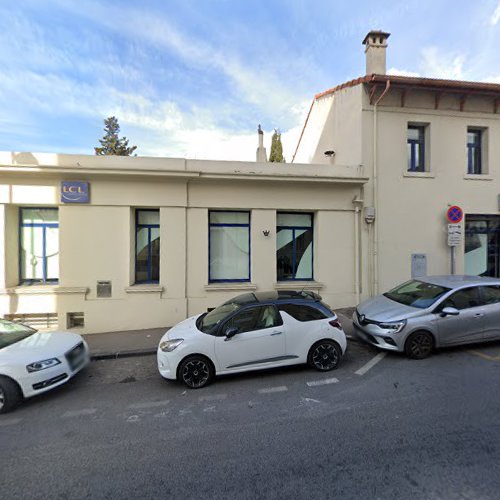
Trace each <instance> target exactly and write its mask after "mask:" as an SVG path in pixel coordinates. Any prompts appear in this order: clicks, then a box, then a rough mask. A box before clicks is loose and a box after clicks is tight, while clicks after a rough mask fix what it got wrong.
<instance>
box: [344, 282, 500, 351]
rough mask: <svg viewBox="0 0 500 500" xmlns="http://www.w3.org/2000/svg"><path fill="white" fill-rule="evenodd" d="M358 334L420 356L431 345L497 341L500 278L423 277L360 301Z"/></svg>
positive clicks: (382, 345) (355, 318)
mask: <svg viewBox="0 0 500 500" xmlns="http://www.w3.org/2000/svg"><path fill="white" fill-rule="evenodd" d="M352 319H353V324H354V328H355V331H356V333H357V334H358V336H359V337H361V338H362V339H363V340H365V341H366V342H369V343H370V344H372V345H374V346H376V347H380V348H381V349H387V350H390V351H400V352H405V353H406V354H407V356H409V357H410V358H413V359H423V358H425V357H427V356H429V354H431V352H432V350H433V348H435V347H444V346H452V345H459V344H469V343H475V342H487V341H491V340H496V339H500V279H496V278H486V277H481V276H458V275H451V276H426V277H422V278H418V279H412V280H410V281H407V282H406V283H403V284H402V285H399V286H397V287H396V288H394V289H392V290H391V291H389V292H387V293H384V294H383V295H378V296H377V297H374V298H372V299H369V300H366V301H365V302H362V303H361V304H360V305H359V306H358V307H357V308H356V310H355V311H354V314H353V318H352Z"/></svg>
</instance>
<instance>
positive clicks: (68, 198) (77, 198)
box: [61, 181, 90, 203]
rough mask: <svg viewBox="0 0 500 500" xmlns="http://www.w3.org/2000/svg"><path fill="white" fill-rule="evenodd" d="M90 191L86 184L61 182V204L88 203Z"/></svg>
mask: <svg viewBox="0 0 500 500" xmlns="http://www.w3.org/2000/svg"><path fill="white" fill-rule="evenodd" d="M89 201H90V189H89V183H88V182H80V181H63V182H61V202H62V203H88V202H89Z"/></svg>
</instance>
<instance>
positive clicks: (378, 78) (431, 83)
mask: <svg viewBox="0 0 500 500" xmlns="http://www.w3.org/2000/svg"><path fill="white" fill-rule="evenodd" d="M388 80H390V82H391V87H398V86H399V87H414V88H419V89H422V90H435V91H441V92H443V91H448V92H463V93H476V94H488V95H498V97H499V98H500V84H498V83H486V82H466V81H462V80H442V79H440V78H420V77H414V76H399V75H366V76H362V77H360V78H356V79H355V80H351V81H349V82H345V83H342V84H341V85H337V86H336V87H333V88H331V89H328V90H325V91H324V92H320V93H319V94H316V95H315V96H314V99H321V98H322V97H325V96H328V95H331V94H334V93H335V92H337V91H338V90H342V89H345V88H347V87H355V86H356V85H359V84H361V83H372V84H375V83H384V84H385V83H386V82H387V81H388Z"/></svg>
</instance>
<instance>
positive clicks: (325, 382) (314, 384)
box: [306, 378, 339, 387]
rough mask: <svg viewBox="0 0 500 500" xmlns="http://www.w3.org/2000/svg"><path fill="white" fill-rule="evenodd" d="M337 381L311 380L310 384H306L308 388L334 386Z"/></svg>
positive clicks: (331, 379)
mask: <svg viewBox="0 0 500 500" xmlns="http://www.w3.org/2000/svg"><path fill="white" fill-rule="evenodd" d="M338 381H339V379H338V378H325V379H323V380H313V381H312V382H306V384H307V385H308V386H309V387H316V386H318V385H328V384H336V383H337V382H338Z"/></svg>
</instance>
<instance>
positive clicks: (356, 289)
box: [352, 196, 363, 304]
mask: <svg viewBox="0 0 500 500" xmlns="http://www.w3.org/2000/svg"><path fill="white" fill-rule="evenodd" d="M352 203H353V205H354V295H355V297H356V304H359V299H360V291H361V286H360V282H359V277H360V274H361V273H360V262H359V255H360V235H359V217H360V213H361V206H362V205H363V200H362V199H360V198H359V197H358V196H356V197H355V198H354V200H352Z"/></svg>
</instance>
